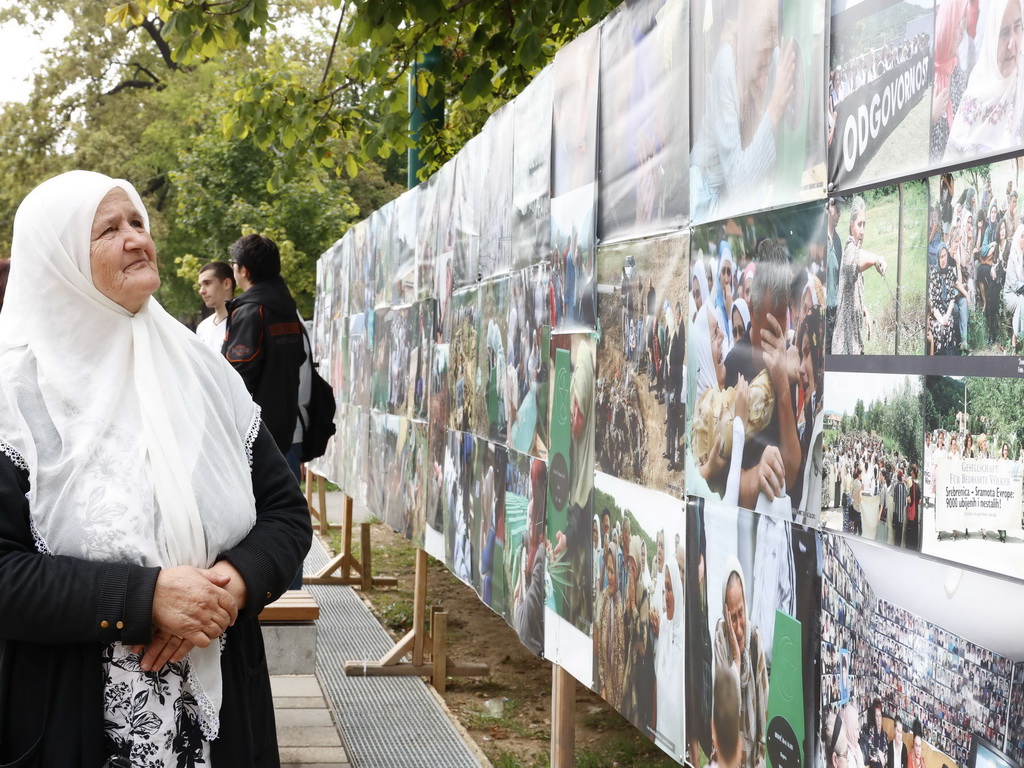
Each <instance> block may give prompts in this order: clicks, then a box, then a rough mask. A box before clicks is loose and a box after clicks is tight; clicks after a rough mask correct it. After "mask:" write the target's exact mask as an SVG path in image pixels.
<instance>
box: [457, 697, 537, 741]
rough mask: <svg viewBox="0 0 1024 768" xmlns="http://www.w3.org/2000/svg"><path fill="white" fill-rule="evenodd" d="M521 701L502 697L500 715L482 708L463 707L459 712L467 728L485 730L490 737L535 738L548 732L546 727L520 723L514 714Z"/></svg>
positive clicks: (518, 709) (517, 710) (520, 705)
mask: <svg viewBox="0 0 1024 768" xmlns="http://www.w3.org/2000/svg"><path fill="white" fill-rule="evenodd" d="M522 707H523V702H522V701H520V700H519V699H514V698H506V699H504V708H503V709H502V712H501V714H500V715H497V716H495V715H492V714H490V713H489V712H487V711H486V710H484V709H480V708H477V707H465V708H463V709H462V710H461V712H460V713H459V719H460V720H461V721H462V724H463V725H464V726H465V727H466V728H469V729H472V730H477V731H486V732H487V733H489V734H490V735H491V737H492V738H495V739H501V738H507V737H508V736H519V737H520V738H537V737H538V736H540V735H541V734H546V733H548V730H547V729H546V728H538V727H536V726H530V725H529V724H526V723H522V722H520V721H519V719H518V718H517V717H516V714H517V713H518V712H519V711H520V710H521V709H522Z"/></svg>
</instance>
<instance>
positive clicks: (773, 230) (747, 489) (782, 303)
mask: <svg viewBox="0 0 1024 768" xmlns="http://www.w3.org/2000/svg"><path fill="white" fill-rule="evenodd" d="M823 213H824V210H823V207H822V206H821V205H815V206H804V207H801V208H792V209H788V210H780V211H773V212H771V213H765V214H761V215H759V216H750V217H744V218H737V219H727V220H725V221H722V222H718V223H715V224H706V225H703V226H700V227H696V228H694V230H693V234H692V240H691V243H690V250H691V254H692V262H691V266H690V274H691V278H690V279H691V283H692V286H691V291H692V293H691V300H690V302H689V306H688V310H687V322H688V323H689V325H690V332H689V334H688V338H689V347H688V350H687V352H688V357H687V379H688V381H687V388H688V391H687V398H686V403H687V414H686V418H687V429H686V434H687V440H688V441H689V442H688V446H687V450H686V452H685V462H686V486H687V493H689V494H691V495H696V496H700V497H702V498H709V499H713V500H717V501H724V502H725V503H726V504H727V505H738V506H741V507H743V508H745V509H756V510H758V511H768V510H774V514H778V515H786V516H789V515H790V514H791V511H792V510H796V511H798V512H799V513H800V514H801V515H802V517H803V518H805V519H806V520H807V521H808V522H810V523H811V524H815V522H816V520H817V516H818V511H819V509H820V499H821V483H822V465H821V441H822V436H823V430H824V408H823V398H824V394H825V392H824V385H825V380H824V365H823V360H824V340H825V313H824V309H823V305H824V302H825V287H824V285H823V283H822V281H821V279H820V278H819V277H817V276H816V275H815V274H814V270H813V269H812V265H813V264H815V263H818V265H819V268H820V261H821V259H822V257H823V254H824V250H825V248H824V245H825V243H824V240H825V218H824V215H823ZM818 271H820V269H819V270H818Z"/></svg>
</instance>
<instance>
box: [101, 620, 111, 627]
mask: <svg viewBox="0 0 1024 768" xmlns="http://www.w3.org/2000/svg"><path fill="white" fill-rule="evenodd" d="M109 626H110V623H109V622H107V621H101V622H100V627H101V628H102V629H106V628H107V627H109Z"/></svg>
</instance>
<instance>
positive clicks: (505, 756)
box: [488, 749, 548, 768]
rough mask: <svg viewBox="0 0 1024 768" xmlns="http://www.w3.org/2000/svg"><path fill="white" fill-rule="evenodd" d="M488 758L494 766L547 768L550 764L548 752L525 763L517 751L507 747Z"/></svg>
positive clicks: (498, 767) (499, 767) (500, 767)
mask: <svg viewBox="0 0 1024 768" xmlns="http://www.w3.org/2000/svg"><path fill="white" fill-rule="evenodd" d="M488 758H489V759H490V761H491V765H493V766H494V768H546V766H547V765H548V753H547V752H545V753H544V754H542V755H540V756H538V757H537V758H536V759H534V760H531V761H530V762H528V763H524V762H523V761H522V759H520V757H519V755H517V754H516V753H515V752H509V751H508V750H505V749H503V750H501V751H500V752H498V753H497V754H495V755H488Z"/></svg>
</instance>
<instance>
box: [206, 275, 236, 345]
mask: <svg viewBox="0 0 1024 768" xmlns="http://www.w3.org/2000/svg"><path fill="white" fill-rule="evenodd" d="M198 286H199V295H200V296H201V297H202V299H203V303H204V304H206V306H207V307H209V308H210V309H212V310H213V314H212V315H210V316H209V317H208V318H206V319H205V320H203V321H202V322H201V323H200V324H199V326H198V327H197V328H196V336H198V337H199V340H200V341H201V342H203V344H205V345H206V346H208V347H209V348H210V349H212V350H213V351H214V352H216V353H217V354H220V352H221V347H222V346H224V333H225V331H226V330H227V327H226V326H225V325H224V321H225V320H227V319H228V310H227V307H226V306H225V303H226V302H227V301H228V299H230V298H232V297H233V296H234V295H235V275H234V272H233V271H232V269H231V266H230V265H229V264H225V263H224V262H223V261H211V262H210V263H209V264H204V265H203V267H202V269H200V270H199V282H198Z"/></svg>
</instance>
